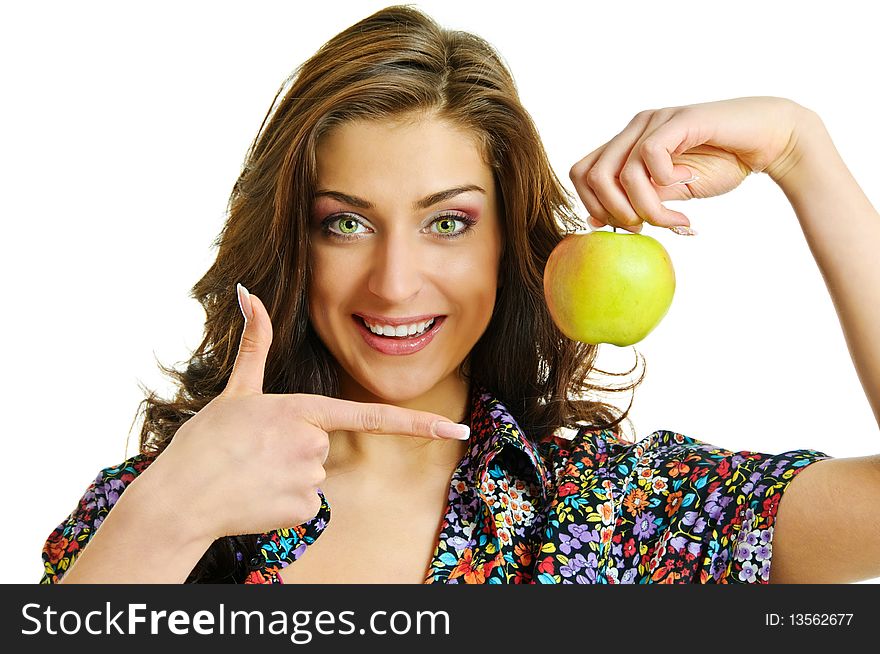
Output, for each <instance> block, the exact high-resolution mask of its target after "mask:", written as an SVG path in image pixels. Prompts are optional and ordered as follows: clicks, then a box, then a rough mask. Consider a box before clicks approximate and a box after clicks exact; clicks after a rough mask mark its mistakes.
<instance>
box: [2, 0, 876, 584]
mask: <svg viewBox="0 0 880 654" xmlns="http://www.w3.org/2000/svg"><path fill="white" fill-rule="evenodd" d="M386 4H387V3H385V2H333V1H327V0H325V1H322V2H319V3H300V2H249V3H240V2H236V3H231V2H210V3H208V2H203V3H202V2H200V3H195V2H189V3H182V2H156V1H152V2H150V3H143V4H142V5H141V6H140V8H138V7H137V6H136V5H134V4H133V3H115V2H101V3H97V2H92V3H84V2H78V3H61V2H53V3H40V2H33V3H19V4H16V5H14V8H10V6H11V5H10V4H7V5H6V7H7V8H6V9H4V10H3V16H2V19H0V25H2V27H0V61H2V62H3V63H2V66H3V69H4V70H3V82H2V84H3V90H2V93H3V97H4V100H3V102H2V105H0V112H2V120H0V138H2V146H0V148H2V154H0V166H2V169H0V179H2V185H3V189H4V192H3V202H2V209H0V211H2V216H3V220H2V225H3V237H2V255H3V256H2V258H0V266H2V283H3V287H4V293H3V316H4V320H3V322H2V341H0V342H2V343H3V347H4V349H5V352H4V355H3V362H4V365H3V369H4V374H3V376H2V381H0V384H2V394H0V398H2V399H0V401H2V403H3V404H2V411H3V417H4V421H3V423H4V424H3V432H2V433H3V440H4V442H5V443H6V445H5V451H4V453H3V455H2V463H0V465H2V470H0V479H2V484H3V488H2V491H3V497H4V498H5V501H6V503H7V506H6V507H5V515H6V519H5V526H4V528H5V530H6V535H5V537H4V538H3V544H2V547H3V554H4V561H6V563H7V564H6V565H4V566H2V571H3V572H2V573H0V574H2V575H3V577H4V581H9V582H24V583H30V582H36V581H37V580H38V579H39V577H40V574H41V572H42V563H41V559H40V549H41V547H42V544H43V542H44V540H45V538H46V537H47V536H48V534H49V533H50V532H51V531H52V529H53V528H54V527H55V526H56V525H57V524H58V523H59V522H60V521H61V520H62V519H63V518H65V516H67V514H68V513H69V512H70V511H71V510H72V509H73V508H74V506H75V504H76V502H77V500H78V498H79V497H80V495H81V494H82V492H83V491H84V490H85V488H86V486H87V485H88V484H89V482H90V481H91V480H92V479H93V478H94V477H95V475H96V474H97V473H98V471H99V470H100V469H101V468H103V467H106V466H110V465H115V464H117V463H119V462H121V461H122V460H123V459H124V458H126V457H127V456H131V455H133V454H135V453H136V446H137V434H138V432H139V428H140V423H139V422H138V423H137V424H135V425H132V421H133V419H134V417H135V412H136V409H137V405H138V402H139V401H140V400H141V399H142V393H141V391H140V390H139V388H138V382H139V381H140V382H143V383H144V384H146V385H147V386H148V387H150V388H154V389H158V390H160V391H162V392H165V393H169V392H170V391H171V387H170V385H169V384H168V382H167V380H165V379H164V378H163V377H161V376H160V374H159V372H158V369H157V367H156V359H158V360H159V361H162V362H163V363H166V364H169V363H176V362H181V361H184V360H186V359H188V358H189V352H190V351H191V350H192V349H194V348H195V347H196V346H197V345H198V344H199V342H200V340H201V335H202V325H203V320H204V313H203V312H202V310H201V307H200V306H199V305H198V303H197V302H196V301H195V300H192V299H190V298H189V290H190V288H191V287H192V285H193V284H194V283H195V282H196V281H197V280H198V279H199V278H200V277H201V276H202V274H203V273H204V272H205V271H206V270H207V268H208V266H209V264H210V262H211V260H212V258H213V252H212V250H211V243H212V241H213V239H214V238H215V237H216V235H217V234H218V232H219V230H220V228H221V225H222V223H223V219H224V211H225V206H226V201H227V198H228V196H229V193H230V191H231V188H232V184H233V182H234V181H235V179H236V177H237V175H238V172H239V167H240V165H241V163H242V160H243V157H244V154H245V151H246V149H247V147H248V145H249V144H250V142H251V140H252V138H253V137H254V135H255V134H256V132H257V129H258V128H259V125H260V122H261V121H262V118H263V116H264V114H265V112H266V110H267V109H268V107H269V104H270V102H271V100H272V98H273V97H274V94H275V91H276V90H277V88H278V87H279V85H280V84H281V83H282V81H283V80H284V78H285V77H286V76H287V75H288V73H290V72H291V71H292V70H293V69H294V68H295V67H296V66H297V65H299V64H300V63H301V62H302V61H303V60H305V59H306V58H308V57H309V56H310V55H312V54H313V53H314V51H315V50H316V49H317V48H318V47H319V46H320V45H321V44H322V43H324V42H325V41H326V40H327V39H329V38H331V37H332V36H333V35H334V34H336V33H337V32H339V31H341V30H342V29H344V28H346V27H348V26H349V25H351V24H353V23H354V22H356V21H358V20H360V19H362V18H364V17H366V16H367V15H369V14H370V13H372V12H373V11H375V10H377V9H380V8H381V7H383V6H385V5H386ZM417 6H419V7H421V8H422V9H425V10H426V11H427V12H428V13H429V14H431V15H432V16H433V17H434V18H436V19H437V20H438V21H439V22H440V23H441V24H442V25H444V26H447V27H452V28H458V29H466V30H469V31H472V32H475V33H477V34H479V35H481V36H483V37H485V38H486V39H488V40H489V41H490V42H491V43H492V44H493V45H495V46H496V47H497V48H498V50H499V51H500V52H501V54H502V56H503V57H504V58H505V60H506V61H507V63H508V64H509V66H510V68H511V70H512V72H513V74H514V77H515V78H516V80H517V82H518V84H519V89H520V92H521V96H522V100H523V102H524V104H525V106H526V108H527V109H528V110H529V111H530V112H531V114H532V115H533V117H534V119H535V121H536V123H537V125H538V128H539V130H540V132H541V135H542V137H543V139H544V142H545V145H546V148H547V150H548V152H549V154H550V157H551V161H552V163H553V165H554V167H555V169H556V172H557V174H558V176H559V177H560V179H561V180H562V181H563V183H564V184H566V186H567V187H568V188H570V189H571V188H572V187H571V185H570V182H569V180H568V170H569V168H570V166H571V165H572V164H573V163H574V162H575V161H577V160H578V159H580V158H581V157H583V156H584V155H585V154H587V153H588V152H590V151H592V150H593V149H594V148H596V147H598V146H599V145H601V144H602V143H604V142H606V141H607V140H609V139H610V138H611V137H613V136H614V135H615V134H616V133H617V132H619V131H620V130H621V129H622V128H623V127H624V126H625V125H626V123H627V122H628V121H629V119H630V118H631V117H632V115H633V114H635V113H636V112H638V111H639V110H642V109H648V108H659V107H662V106H672V105H682V104H689V103H695V102H705V101H710V100H719V99H724V98H732V97H738V96H747V95H777V96H784V97H789V98H792V99H794V100H796V101H797V102H800V103H801V104H803V105H805V106H807V107H810V108H812V109H814V110H815V111H817V112H818V113H819V115H820V116H821V117H822V118H823V119H824V121H825V124H826V126H827V127H828V129H829V131H830V133H831V135H832V137H833V138H834V141H835V143H836V145H837V147H838V149H839V150H840V152H841V154H842V155H843V158H844V160H845V161H846V162H847V164H848V166H849V168H850V170H851V171H852V172H853V174H854V175H855V177H856V179H858V180H859V182H860V183H861V185H862V188H863V189H864V190H865V192H866V194H867V195H868V197H869V198H872V200H873V201H874V202H875V204H876V202H877V201H878V199H880V181H878V175H877V166H876V164H875V162H874V160H873V157H874V154H875V152H876V151H877V149H878V146H880V137H878V135H877V132H876V130H875V125H876V117H877V107H878V105H880V91H878V86H877V84H876V82H875V81H871V80H876V63H877V61H880V51H878V50H880V48H878V45H877V37H876V34H875V30H874V27H875V25H876V24H875V22H874V21H872V20H870V19H869V16H868V14H867V13H865V12H868V11H869V10H868V9H867V7H868V5H867V4H865V3H861V2H855V1H850V2H845V1H838V2H836V3H834V4H833V5H827V4H825V3H822V4H818V3H816V4H813V3H805V2H797V3H795V2H772V3H770V2H766V1H761V2H753V1H745V0H740V1H739V2H737V3H735V4H731V3H703V2H689V1H685V0H679V1H678V2H674V3H668V2H662V3H660V2H653V1H651V2H618V3H585V2H571V3H568V2H565V3H563V2H542V3H539V4H537V5H535V4H534V3H512V2H509V1H508V2H473V1H468V2H452V1H450V0H442V1H430V2H420V3H417ZM670 206H673V207H674V208H676V209H678V210H680V211H683V212H684V213H685V214H686V215H688V216H689V217H690V219H691V222H692V225H693V226H694V227H695V228H696V229H697V230H698V232H699V235H698V236H696V237H693V238H686V237H680V236H676V235H674V234H672V233H671V232H668V231H667V230H661V229H657V228H654V227H651V226H645V228H644V229H643V232H642V233H645V234H650V235H652V236H654V237H655V238H657V239H659V240H660V241H661V242H662V243H663V244H664V245H665V246H666V247H667V249H668V250H669V252H670V254H671V256H672V259H673V262H674V264H675V268H676V273H677V280H678V286H677V291H676V296H675V300H674V302H673V305H672V308H671V309H670V311H669V313H668V315H667V317H666V318H665V320H664V321H663V322H662V323H661V324H660V326H659V327H658V328H657V329H656V330H655V331H654V332H652V333H651V334H650V335H649V336H648V338H647V339H645V340H644V341H643V342H641V343H639V344H638V345H637V346H636V347H637V349H638V350H639V351H640V352H641V353H642V354H643V355H644V356H645V357H646V359H647V366H648V375H647V379H646V381H645V382H644V383H643V384H642V385H641V386H640V387H639V388H638V390H637V391H636V395H635V403H634V406H633V409H632V418H633V420H634V422H635V427H636V430H637V434H638V436H639V437H642V436H645V435H647V434H649V433H650V432H652V431H654V430H656V429H670V430H674V431H678V432H681V433H684V434H687V435H689V436H692V437H694V438H698V439H701V440H704V441H707V442H710V443H713V444H716V445H719V446H722V447H726V448H728V449H733V450H740V449H749V450H757V451H762V452H782V451H785V450H787V449H793V448H801V447H810V448H815V449H819V450H822V451H824V452H826V453H828V454H831V455H833V456H836V457H847V456H863V455H869V454H874V453H877V452H878V451H880V437H878V429H877V424H876V422H875V421H874V418H873V416H872V413H871V410H870V407H869V404H868V402H867V400H866V398H865V395H864V392H863V390H862V388H861V386H860V384H859V381H858V378H857V376H856V374H855V370H854V368H853V366H852V362H851V360H850V357H849V353H848V351H847V347H846V343H845V341H844V338H843V335H842V332H841V330H840V327H839V323H838V320H837V316H836V314H835V311H834V308H833V305H832V303H831V301H830V299H829V296H828V294H827V291H826V288H825V285H824V282H823V280H822V277H821V275H820V273H819V271H818V269H817V267H816V266H815V263H814V261H813V258H812V256H811V254H810V251H809V249H808V247H807V244H806V241H805V239H804V237H803V234H802V232H801V230H800V227H799V225H798V222H797V219H796V217H795V215H794V213H793V211H792V210H791V207H790V205H789V204H788V202H787V200H786V198H785V196H784V195H783V194H782V192H781V191H780V190H779V189H778V188H777V187H776V186H775V184H773V182H772V181H771V180H770V179H769V178H768V177H766V176H765V175H755V176H751V177H750V178H748V179H747V180H746V181H745V182H744V183H743V184H742V185H741V186H740V187H739V188H738V189H736V190H735V191H733V192H731V193H729V194H727V195H724V196H721V197H719V198H713V199H708V200H697V201H691V202H686V203H685V202H680V203H670ZM580 208H581V209H582V210H583V207H580ZM583 212H584V213H585V210H583ZM828 219H829V220H835V221H838V220H839V221H845V220H847V216H846V215H830V216H828ZM878 245H880V244H878ZM602 348H603V349H602V354H601V357H600V364H602V365H604V366H605V367H608V368H610V369H612V370H615V371H618V372H620V371H625V370H627V369H629V367H630V366H631V365H632V364H633V362H634V354H633V350H632V349H630V348H623V349H618V348H615V347H614V346H610V345H605V346H602ZM628 399H629V394H625V395H623V394H622V395H621V397H619V398H618V401H617V403H618V404H619V405H622V406H625V405H626V402H627V401H628ZM130 428H131V437H130V442H129V443H128V449H126V437H127V436H128V435H129V429H130ZM10 564H11V565H10ZM875 581H880V579H878V580H875Z"/></svg>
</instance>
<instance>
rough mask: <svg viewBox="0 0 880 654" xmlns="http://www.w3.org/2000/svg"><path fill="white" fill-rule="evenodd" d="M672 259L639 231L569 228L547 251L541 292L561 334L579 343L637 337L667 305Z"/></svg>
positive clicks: (614, 342) (622, 341)
mask: <svg viewBox="0 0 880 654" xmlns="http://www.w3.org/2000/svg"><path fill="white" fill-rule="evenodd" d="M674 294H675V271H674V270H673V268H672V260H671V259H670V258H669V253H668V252H666V250H665V249H664V247H663V246H662V245H660V242H659V241H657V240H656V239H654V238H651V237H650V236H646V235H644V234H633V233H630V232H609V231H596V232H591V233H589V234H570V235H568V236H566V237H565V238H564V239H562V241H560V242H559V244H558V245H557V246H556V247H555V248H554V249H553V252H551V253H550V257H549V258H548V259H547V267H546V268H545V269H544V297H545V299H546V301H547V306H548V307H549V309H550V315H551V316H552V318H553V322H555V323H556V325H557V327H559V329H560V330H561V331H562V333H563V334H565V335H566V336H568V337H569V338H571V339H574V340H576V341H582V342H584V343H592V344H594V345H598V344H599V343H610V344H612V345H617V346H620V347H625V346H629V345H632V344H633V343H638V342H639V341H641V340H642V339H643V338H645V336H647V335H648V334H649V333H650V332H651V330H653V329H654V328H655V327H656V326H657V325H658V324H659V323H660V321H661V320H662V319H663V317H664V316H665V315H666V312H667V311H669V307H670V306H671V305H672V296H673V295H674Z"/></svg>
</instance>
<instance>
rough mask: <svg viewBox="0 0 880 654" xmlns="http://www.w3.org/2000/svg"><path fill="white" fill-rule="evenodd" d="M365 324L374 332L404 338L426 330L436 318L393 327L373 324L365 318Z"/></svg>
mask: <svg viewBox="0 0 880 654" xmlns="http://www.w3.org/2000/svg"><path fill="white" fill-rule="evenodd" d="M364 324H365V325H366V326H367V327H368V328H369V330H370V331H371V332H373V333H374V334H378V335H380V336H394V337H397V338H403V337H404V336H415V335H416V334H420V333H422V332H424V331H425V330H426V329H428V327H430V326H431V325H433V324H434V318H431V319H430V320H427V321H425V322H419V323H413V324H411V325H398V326H397V327H392V326H391V325H371V324H370V323H368V322H367V321H366V320H364Z"/></svg>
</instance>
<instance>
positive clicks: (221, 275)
mask: <svg viewBox="0 0 880 654" xmlns="http://www.w3.org/2000/svg"><path fill="white" fill-rule="evenodd" d="M279 97H281V101H280V102H278V98H279ZM413 112H417V113H421V114H426V115H431V116H434V117H437V118H441V119H445V120H446V121H449V122H450V123H452V124H454V125H457V126H460V127H463V128H465V129H467V130H469V131H470V132H471V133H472V134H474V135H475V136H476V137H477V140H478V143H479V144H480V147H481V150H482V156H483V158H484V160H485V161H486V163H487V164H488V165H489V166H490V167H491V168H492V170H493V173H494V177H495V183H496V188H497V189H498V198H499V216H500V220H501V224H502V233H503V240H504V247H503V253H502V257H501V271H500V277H499V282H500V288H499V290H498V295H497V298H496V304H495V307H494V312H493V315H492V319H491V322H490V324H489V327H488V328H487V329H486V331H485V333H484V334H483V336H482V337H481V338H480V340H479V341H478V342H477V343H476V345H475V346H474V347H473V349H472V351H471V353H470V356H469V362H470V365H469V366H467V367H468V368H469V371H467V372H464V371H463V375H465V378H466V379H467V380H468V381H469V383H471V384H473V383H474V382H476V383H478V384H480V385H482V386H483V387H484V388H486V389H488V390H489V391H491V392H492V393H493V394H494V395H495V396H496V397H498V398H499V399H500V400H501V401H502V402H503V403H504V404H505V405H506V406H507V408H508V409H509V410H510V411H511V413H512V415H513V416H514V417H515V418H516V419H517V421H518V422H519V424H520V425H521V426H522V428H523V429H524V430H525V432H526V433H527V434H529V435H530V436H531V437H532V438H534V439H535V440H541V439H543V438H547V437H550V436H551V435H552V434H553V432H554V431H555V430H556V429H558V428H559V427H561V426H572V425H574V424H575V423H581V424H587V425H590V426H594V427H597V428H602V429H611V428H614V427H616V426H617V425H618V424H620V423H621V422H622V421H623V420H624V419H625V418H626V416H627V414H628V413H629V407H627V409H626V411H624V412H623V413H621V412H620V410H619V409H617V408H616V407H614V406H612V405H609V404H605V403H603V402H601V401H588V400H586V399H583V398H584V396H585V395H586V394H588V393H592V392H604V393H608V392H611V393H617V392H623V391H627V390H631V389H635V387H636V386H638V384H640V383H641V382H642V380H643V378H644V372H643V373H642V375H641V377H639V379H638V380H636V381H635V382H634V383H631V384H629V385H626V384H624V385H621V386H612V387H603V386H600V385H597V384H594V383H592V382H591V381H590V380H589V379H588V376H589V375H590V373H591V372H594V371H597V372H600V373H603V374H610V375H612V376H617V377H624V376H628V375H629V373H631V372H632V371H633V370H635V367H634V368H633V369H632V370H630V371H628V372H626V373H609V372H606V371H602V370H598V369H596V368H595V366H594V362H595V359H596V356H597V354H598V347H597V346H595V345H587V344H584V343H579V342H576V341H572V340H570V339H568V338H566V337H565V336H564V335H563V334H562V333H561V332H560V331H559V329H558V328H557V327H556V326H555V324H554V323H553V321H552V320H551V318H550V315H549V313H548V309H547V306H546V304H545V301H544V294H543V282H542V279H543V273H544V266H545V264H546V262H547V258H548V257H549V255H550V252H551V251H552V250H553V248H554V247H555V246H556V245H557V244H558V243H559V241H560V240H561V239H562V238H563V237H564V236H565V235H566V234H567V233H569V232H572V231H576V230H583V229H584V227H583V226H582V225H581V224H580V223H579V220H578V217H577V214H576V213H575V211H574V205H573V197H572V195H571V194H570V193H568V192H567V191H566V190H565V189H564V188H563V186H562V185H561V184H560V182H559V179H558V178H557V177H556V175H555V173H554V172H553V170H552V168H551V166H550V163H549V160H548V158H547V155H546V152H545V151H544V147H543V145H542V143H541V140H540V138H539V135H538V131H537V129H536V128H535V125H534V123H533V121H532V119H531V117H530V115H529V114H528V112H527V111H526V110H525V108H524V107H523V106H522V104H521V103H520V100H519V95H518V92H517V89H516V85H515V83H514V80H513V78H512V76H511V74H510V72H509V71H508V70H507V68H506V66H505V65H504V63H503V62H502V60H501V59H500V57H499V56H498V54H497V53H496V52H495V50H494V49H493V48H492V46H491V45H490V44H489V43H487V42H486V41H485V40H483V39H481V38H480V37H477V36H475V35H473V34H470V33H468V32H462V31H453V30H447V29H443V28H442V27H440V26H439V25H438V24H437V23H436V22H435V21H434V20H432V19H431V18H430V17H429V16H427V15H425V14H424V13H422V12H421V11H419V10H417V9H414V8H412V7H410V6H405V5H404V6H393V7H388V8H386V9H383V10H381V11H378V12H376V13H375V14H373V15H372V16H369V17H368V18H365V19H364V20H362V21H360V22H358V23H357V24H355V25H352V26H351V27H349V28H348V29H346V30H345V31H343V32H341V33H340V34H338V35H337V36H335V37H333V38H332V39H330V41H328V42H327V43H326V44H324V45H323V46H322V47H321V48H320V49H319V50H318V51H317V53H315V55H314V56H312V57H311V58H310V59H309V60H308V61H306V62H305V63H303V64H302V65H301V66H300V67H299V68H298V69H296V70H295V71H294V72H293V73H292V74H291V75H290V77H288V79H287V80H285V82H284V83H283V84H282V86H281V88H280V89H279V90H278V93H277V94H276V96H275V99H274V100H273V102H272V106H271V107H270V108H269V111H268V112H267V114H266V117H265V118H264V119H263V123H262V125H261V126H260V130H259V132H258V133H257V136H256V138H255V139H254V141H253V143H252V144H251V146H250V148H249V150H248V152H247V155H246V157H245V161H244V165H243V168H242V171H241V175H240V176H239V178H238V180H237V181H236V183H235V185H234V187H233V189H232V194H231V196H230V199H229V204H228V218H227V220H226V223H225V225H224V227H223V229H222V231H221V233H220V235H219V236H218V238H217V240H216V242H215V246H217V248H218V251H217V258H216V260H215V261H214V263H213V264H212V265H211V267H210V269H209V270H208V272H207V273H206V274H205V275H204V277H202V278H201V279H200V280H199V281H198V283H196V285H195V286H194V287H193V289H192V292H191V295H192V297H193V298H195V299H196V300H198V301H199V302H200V303H201V305H202V307H203V308H204V310H205V313H206V320H205V334H204V340H203V341H202V343H201V345H200V346H199V347H198V349H197V350H196V351H195V352H194V353H193V355H192V358H191V359H190V360H189V361H188V362H186V364H185V367H184V368H183V369H182V370H177V369H175V368H171V367H165V366H163V365H162V364H159V367H160V369H161V370H162V371H163V373H165V374H166V375H167V376H169V377H171V378H173V379H174V380H175V383H176V384H177V386H178V391H177V395H176V397H175V398H174V399H173V400H171V401H166V400H163V399H161V398H159V397H157V396H156V394H155V393H154V392H152V391H149V390H148V389H144V391H145V392H146V393H147V394H148V397H146V399H144V400H143V401H142V402H141V405H140V407H139V412H140V411H141V410H143V413H144V423H143V427H142V430H141V434H140V451H141V453H142V454H144V455H156V454H159V453H161V452H162V451H163V450H164V448H165V446H166V445H167V444H168V443H169V442H170V440H171V439H172V438H173V436H174V434H175V432H176V431H177V429H178V428H179V427H180V426H181V425H182V424H183V423H184V422H186V421H187V420H188V419H189V418H191V417H192V416H193V415H195V414H196V413H197V412H198V411H200V410H201V409H202V408H203V407H204V406H205V405H206V404H207V403H208V402H209V401H210V400H211V399H212V398H214V397H215V396H216V395H218V394H219V393H220V392H221V391H222V390H223V388H224V387H225V385H226V382H227V380H228V379H229V375H230V373H231V372H232V365H233V362H234V359H235V357H236V353H237V349H238V343H239V340H240V338H241V331H242V328H243V320H242V317H241V314H240V312H239V308H238V303H237V300H236V294H235V285H236V283H237V282H241V283H243V284H244V285H245V286H246V287H247V288H248V289H250V290H251V291H253V292H254V293H255V294H257V295H258V296H259V297H260V299H262V300H263V302H264V304H265V305H266V308H267V309H268V312H269V315H270V316H271V319H272V325H273V329H274V339H273V342H272V347H271V349H270V350H269V354H268V359H267V361H266V374H265V381H264V391H265V392H266V393H314V394H321V395H326V396H329V397H339V395H338V380H337V375H336V369H335V363H334V360H333V358H332V356H331V355H330V353H329V352H328V350H327V349H326V348H325V347H324V345H323V344H322V343H321V341H320V339H319V338H318V337H317V334H316V333H315V331H314V330H313V329H312V326H311V324H310V321H309V315H308V302H307V290H308V286H309V284H308V282H309V274H310V272H309V227H308V220H309V215H310V211H311V205H312V201H313V192H314V190H315V184H316V178H317V175H316V169H317V168H316V163H315V149H316V144H317V143H318V142H319V139H320V138H321V137H322V136H323V135H325V134H327V133H328V132H329V131H330V130H332V129H333V128H334V127H336V126H338V125H340V124H342V123H345V122H346V121H351V120H381V119H388V118H399V117H401V116H403V115H405V114H411V113H413ZM637 354H638V353H637ZM637 365H638V360H637V363H636V366H637ZM629 406H630V407H631V406H632V401H630V405H629ZM255 547H256V545H255V536H253V535H249V536H236V537H224V538H220V539H218V540H217V541H215V542H214V544H213V545H212V546H211V547H210V548H209V549H208V551H207V552H206V553H205V555H204V557H203V558H202V560H201V561H200V562H199V563H198V564H197V565H196V567H195V568H194V569H193V571H192V573H191V574H190V577H189V578H188V579H187V581H191V582H193V581H201V582H206V581H211V582H222V581H233V582H240V581H242V580H243V577H244V575H245V574H246V570H245V568H244V564H243V563H242V562H239V561H237V560H236V557H235V551H236V549H237V550H239V551H243V552H244V553H245V555H244V556H245V561H246V560H247V558H248V557H249V556H251V555H253V554H254V553H255V552H254V550H255Z"/></svg>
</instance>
